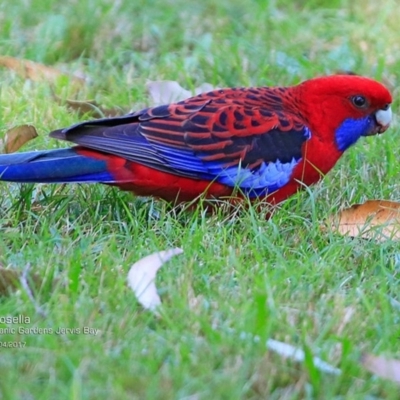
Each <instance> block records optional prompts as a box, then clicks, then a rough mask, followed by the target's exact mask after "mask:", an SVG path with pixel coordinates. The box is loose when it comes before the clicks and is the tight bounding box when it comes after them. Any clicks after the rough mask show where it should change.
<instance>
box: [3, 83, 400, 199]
mask: <svg viewBox="0 0 400 400" xmlns="http://www.w3.org/2000/svg"><path fill="white" fill-rule="evenodd" d="M391 102H392V97H391V95H390V93H389V91H388V90H387V89H386V88H385V87H384V86H383V85H381V84H380V83H378V82H376V81H374V80H372V79H369V78H365V77H361V76H350V75H333V76H326V77H319V78H314V79H310V80H307V81H305V82H303V83H300V84H299V85H297V86H292V87H259V88H233V89H221V90H214V91H211V92H209V93H204V94H200V95H198V96H195V97H191V98H189V99H186V100H183V101H180V102H178V103H173V104H169V105H162V106H157V107H153V108H146V109H144V110H141V111H138V112H133V113H130V114H127V115H123V116H120V117H114V118H103V119H98V120H93V121H88V122H82V123H78V124H76V125H73V126H71V127H69V128H65V129H60V130H55V131H53V132H52V133H51V134H50V136H51V137H53V138H57V139H62V140H67V141H69V142H72V143H75V144H76V145H77V146H75V147H71V148H68V149H58V150H48V151H33V152H26V153H16V154H8V155H1V156H0V180H3V181H13V182H42V183H55V182H60V183H61V182H64V183H65V182H80V183H82V182H85V183H93V182H99V183H104V184H107V185H115V186H118V187H119V188H121V189H123V190H129V191H132V192H134V193H136V194H137V195H143V196H149V195H151V196H157V197H160V198H163V199H166V200H168V201H173V202H183V201H191V200H193V199H196V198H197V197H198V196H200V195H202V194H204V195H205V197H206V198H222V197H229V196H231V195H232V194H233V193H236V192H238V193H240V195H239V196H242V197H245V196H246V197H249V198H250V199H256V198H263V199H266V200H267V202H269V203H271V204H276V203H278V202H281V201H282V200H285V199H286V198H287V197H289V196H291V195H292V194H294V193H295V192H296V191H297V190H299V189H300V188H302V187H303V186H304V185H307V186H308V185H311V184H313V183H315V182H317V181H318V180H319V179H320V178H321V177H323V176H324V175H325V174H326V173H327V172H328V171H329V170H330V169H331V168H332V167H333V166H334V165H335V164H336V162H337V161H338V159H339V158H340V156H341V155H342V154H343V152H344V151H345V150H346V149H348V148H349V147H350V146H351V145H353V144H354V143H355V142H356V141H357V140H358V139H359V138H360V137H361V136H369V135H374V134H378V133H383V132H384V131H385V130H386V129H387V128H388V126H389V124H390V122H391V117H392V112H391V108H390V104H391Z"/></svg>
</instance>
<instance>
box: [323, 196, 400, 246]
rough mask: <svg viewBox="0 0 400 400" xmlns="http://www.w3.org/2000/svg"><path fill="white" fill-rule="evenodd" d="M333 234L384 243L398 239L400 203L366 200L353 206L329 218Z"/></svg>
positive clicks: (399, 233)
mask: <svg viewBox="0 0 400 400" xmlns="http://www.w3.org/2000/svg"><path fill="white" fill-rule="evenodd" d="M328 225H329V226H330V227H331V229H332V230H333V231H334V232H339V233H340V234H342V235H345V236H352V237H362V238H365V239H375V240H378V241H384V240H387V239H397V240H399V239H400V203H397V202H394V201H387V200H368V201H366V202H365V203H364V204H354V205H353V206H351V207H350V208H347V209H345V210H343V211H341V212H340V213H339V215H337V216H334V217H331V218H329V220H328Z"/></svg>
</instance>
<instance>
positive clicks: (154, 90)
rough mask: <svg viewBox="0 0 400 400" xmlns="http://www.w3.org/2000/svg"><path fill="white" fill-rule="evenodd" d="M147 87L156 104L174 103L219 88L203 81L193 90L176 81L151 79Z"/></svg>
mask: <svg viewBox="0 0 400 400" xmlns="http://www.w3.org/2000/svg"><path fill="white" fill-rule="evenodd" d="M146 87H147V91H148V92H149V95H150V98H151V99H152V101H153V104H154V105H160V104H168V103H173V102H177V101H181V100H185V99H187V98H189V97H191V96H193V95H197V94H200V93H206V92H209V91H211V90H214V89H218V88H216V87H214V86H212V85H211V84H210V83H203V84H202V85H200V86H199V87H197V88H195V89H194V91H193V92H191V91H190V90H186V89H184V88H183V87H182V86H181V85H180V84H179V83H178V82H175V81H149V82H147V84H146Z"/></svg>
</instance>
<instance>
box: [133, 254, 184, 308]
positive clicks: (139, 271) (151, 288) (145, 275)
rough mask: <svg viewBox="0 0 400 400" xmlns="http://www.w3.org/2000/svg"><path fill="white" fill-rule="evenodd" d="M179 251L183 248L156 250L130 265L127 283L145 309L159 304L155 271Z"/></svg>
mask: <svg viewBox="0 0 400 400" xmlns="http://www.w3.org/2000/svg"><path fill="white" fill-rule="evenodd" d="M181 253H183V250H182V249H180V248H178V247H176V248H174V249H169V250H164V251H158V252H156V253H153V254H150V255H149V256H147V257H144V258H142V259H140V260H139V261H137V262H136V263H135V264H133V265H132V267H131V269H130V270H129V273H128V285H129V286H130V287H131V288H132V290H133V292H134V293H135V295H136V297H137V299H138V301H139V303H140V304H141V305H142V306H143V307H144V308H145V309H147V310H151V311H154V310H155V309H156V308H157V306H159V305H160V304H161V300H160V296H159V295H158V293H157V288H156V285H155V284H154V280H155V279H156V274H157V271H158V270H159V269H160V268H161V266H162V265H163V264H164V263H165V262H167V261H168V260H169V259H170V258H171V257H173V256H175V255H177V254H181Z"/></svg>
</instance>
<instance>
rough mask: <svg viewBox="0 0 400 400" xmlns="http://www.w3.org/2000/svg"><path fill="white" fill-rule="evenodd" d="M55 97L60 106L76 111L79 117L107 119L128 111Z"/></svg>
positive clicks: (90, 101) (90, 102)
mask: <svg viewBox="0 0 400 400" xmlns="http://www.w3.org/2000/svg"><path fill="white" fill-rule="evenodd" d="M53 97H54V98H55V99H56V101H57V103H58V104H61V105H64V104H66V105H67V106H68V108H69V109H71V110H73V111H76V112H77V113H78V114H79V115H84V114H90V115H91V116H92V117H94V118H105V117H116V116H118V115H123V114H126V111H124V110H122V109H120V108H103V107H101V106H100V105H99V104H97V103H96V102H95V101H94V100H84V101H79V100H69V99H65V100H63V99H61V98H60V97H58V96H57V95H55V94H54V93H53Z"/></svg>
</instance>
